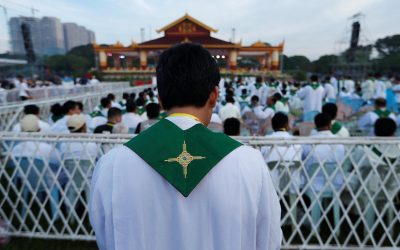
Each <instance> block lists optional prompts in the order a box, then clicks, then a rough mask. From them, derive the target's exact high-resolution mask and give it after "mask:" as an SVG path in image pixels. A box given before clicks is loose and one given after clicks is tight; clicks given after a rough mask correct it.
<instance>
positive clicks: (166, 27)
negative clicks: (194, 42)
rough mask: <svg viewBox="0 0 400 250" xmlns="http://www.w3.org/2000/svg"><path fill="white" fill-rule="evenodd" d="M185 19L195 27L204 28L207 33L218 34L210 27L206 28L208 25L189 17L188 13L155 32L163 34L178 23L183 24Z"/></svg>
mask: <svg viewBox="0 0 400 250" xmlns="http://www.w3.org/2000/svg"><path fill="white" fill-rule="evenodd" d="M185 19H188V20H190V21H192V22H193V23H195V24H197V25H199V26H201V27H203V28H205V29H206V30H208V31H210V32H214V33H216V32H218V30H216V29H213V28H211V27H210V26H208V25H206V24H204V23H202V22H200V21H199V20H197V19H195V18H194V17H192V16H190V15H189V14H188V13H186V14H185V15H184V16H183V17H181V18H179V19H177V20H175V21H174V22H172V23H170V24H168V25H167V26H164V27H163V28H161V29H159V30H157V32H158V33H161V32H163V31H165V30H167V29H169V28H171V27H173V26H175V25H177V24H178V23H180V22H183V21H184V20H185Z"/></svg>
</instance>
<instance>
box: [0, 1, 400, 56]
mask: <svg viewBox="0 0 400 250" xmlns="http://www.w3.org/2000/svg"><path fill="white" fill-rule="evenodd" d="M1 6H4V7H6V9H7V15H5V14H4V11H3V10H2V8H1ZM31 7H34V8H35V9H37V10H38V11H36V12H35V16H37V17H42V16H52V17H57V18H59V19H60V20H61V21H62V22H75V23H78V24H80V25H83V26H85V27H86V28H88V29H91V30H93V31H94V32H95V34H96V42H97V43H99V44H114V43H116V41H120V42H122V43H123V44H124V45H129V44H130V43H131V41H132V40H134V41H135V42H141V35H140V28H142V27H143V28H144V29H145V40H148V39H150V38H152V39H154V38H156V37H159V36H161V35H162V34H157V33H156V32H155V30H156V29H159V28H162V27H163V26H165V25H167V24H169V23H171V22H172V21H174V20H176V19H178V18H180V17H181V16H183V15H184V14H185V13H188V14H190V15H191V16H193V17H194V18H196V19H198V20H200V21H201V22H203V23H205V24H207V25H209V26H211V27H213V28H215V29H218V33H215V34H213V36H214V37H217V38H220V39H224V40H230V39H231V37H232V28H235V30H236V32H235V33H236V36H235V37H236V42H238V41H239V40H241V41H242V44H243V45H250V44H252V43H254V42H256V41H258V40H261V41H264V42H268V43H270V44H272V45H278V44H279V43H280V42H282V41H285V49H284V53H285V54H286V55H289V56H293V55H305V56H307V57H308V58H310V59H312V60H315V59H317V58H319V57H320V56H321V55H325V54H337V53H339V52H340V51H341V50H343V49H345V48H346V47H347V46H348V43H349V41H348V40H349V39H350V33H349V32H350V26H351V20H350V19H349V18H350V17H351V16H353V15H354V14H356V13H359V12H361V13H363V14H364V17H363V18H361V25H362V29H363V32H362V37H361V40H362V42H363V43H372V42H374V41H375V40H376V39H378V38H383V37H385V36H388V35H394V34H400V25H399V24H400V17H399V11H400V0H198V1H194V0H0V52H5V51H7V50H10V48H9V44H8V43H9V42H8V41H9V37H8V26H7V22H6V20H7V18H10V17H12V16H32V13H31V10H30V8H31Z"/></svg>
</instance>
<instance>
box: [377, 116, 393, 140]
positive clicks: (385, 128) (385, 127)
mask: <svg viewBox="0 0 400 250" xmlns="http://www.w3.org/2000/svg"><path fill="white" fill-rule="evenodd" d="M396 130H397V125H396V122H395V121H393V119H391V118H387V117H386V118H379V119H378V120H376V122H375V125H374V132H375V136H394V135H395V133H396Z"/></svg>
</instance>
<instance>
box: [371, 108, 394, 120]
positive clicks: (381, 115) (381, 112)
mask: <svg viewBox="0 0 400 250" xmlns="http://www.w3.org/2000/svg"><path fill="white" fill-rule="evenodd" d="M374 113H375V114H377V115H378V116H379V118H387V117H389V115H390V113H391V112H390V111H389V110H381V109H376V110H374Z"/></svg>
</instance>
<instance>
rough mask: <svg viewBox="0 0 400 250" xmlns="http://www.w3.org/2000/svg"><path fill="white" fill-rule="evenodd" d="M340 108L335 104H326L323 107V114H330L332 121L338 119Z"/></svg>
mask: <svg viewBox="0 0 400 250" xmlns="http://www.w3.org/2000/svg"><path fill="white" fill-rule="evenodd" d="M337 112H338V107H337V106H336V104H334V103H326V104H325V105H324V106H322V113H326V114H328V115H329V116H330V117H331V118H332V119H335V118H336V115H337Z"/></svg>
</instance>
